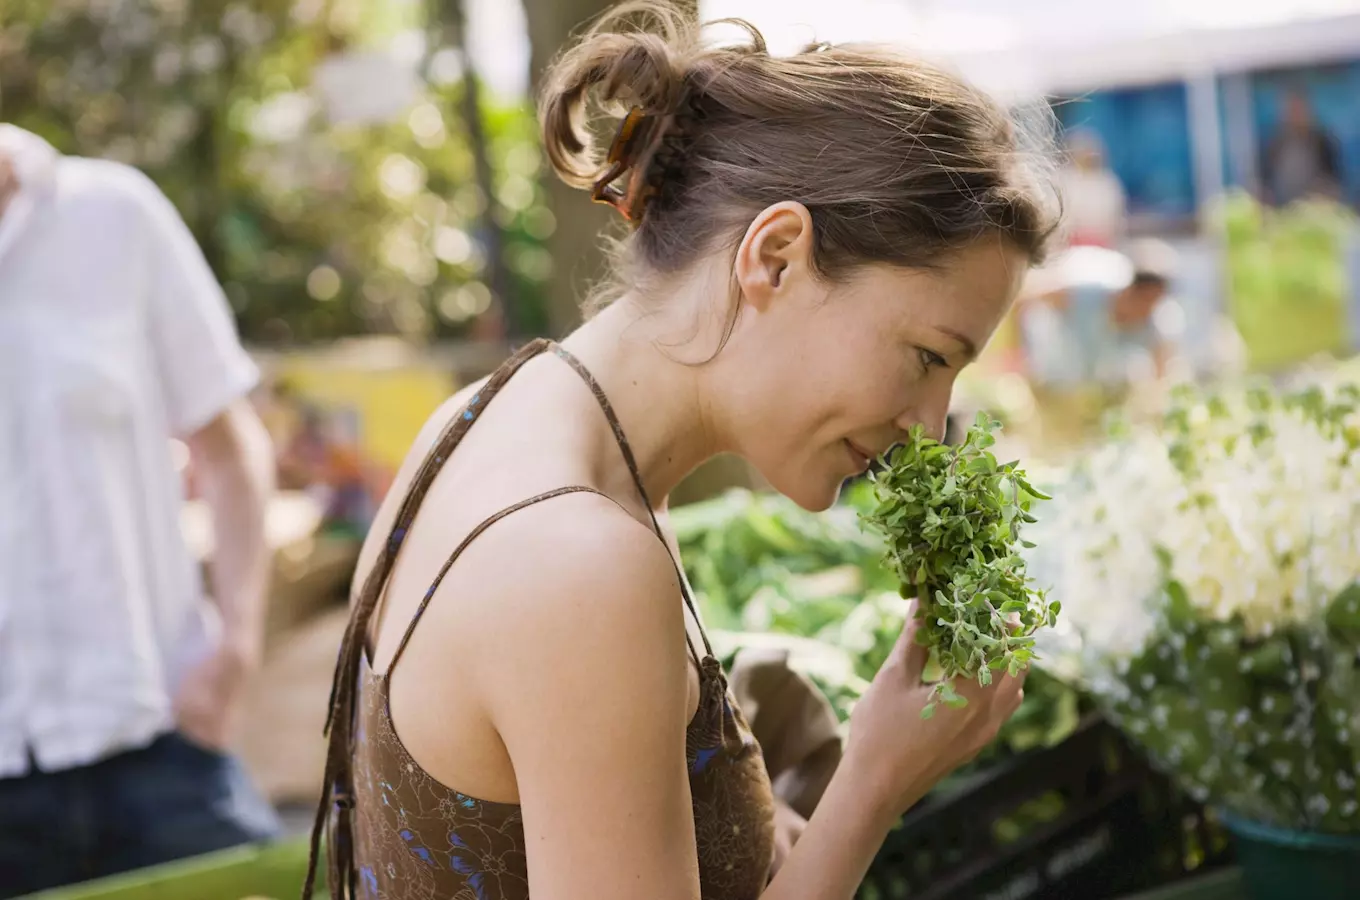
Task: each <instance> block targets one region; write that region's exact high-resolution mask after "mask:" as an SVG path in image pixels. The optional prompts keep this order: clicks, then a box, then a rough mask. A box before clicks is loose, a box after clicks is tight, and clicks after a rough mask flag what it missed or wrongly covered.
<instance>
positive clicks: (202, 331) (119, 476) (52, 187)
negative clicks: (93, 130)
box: [0, 125, 277, 897]
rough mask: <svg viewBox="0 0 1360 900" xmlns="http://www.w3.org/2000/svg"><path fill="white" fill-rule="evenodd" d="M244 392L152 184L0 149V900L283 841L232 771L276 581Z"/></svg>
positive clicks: (216, 305) (86, 162)
mask: <svg viewBox="0 0 1360 900" xmlns="http://www.w3.org/2000/svg"><path fill="white" fill-rule="evenodd" d="M257 377H258V373H257V371H256V367H255V365H254V364H253V363H252V361H251V360H250V358H249V357H248V356H247V355H246V353H245V352H244V350H243V349H242V347H241V345H240V343H239V342H238V340H237V335H236V332H235V329H234V326H233V323H232V319H231V314H230V311H229V309H228V307H227V303H226V300H225V297H224V296H223V294H222V292H221V290H220V289H219V287H218V285H217V283H216V281H215V280H214V278H213V275H212V273H211V271H210V270H209V269H208V266H207V264H206V262H205V261H204V259H203V256H202V255H201V253H200V252H199V249H198V247H197V245H196V244H195V243H194V240H193V238H192V236H191V235H190V233H189V231H188V229H187V228H186V227H185V225H184V223H183V221H181V219H180V218H179V216H178V214H177V213H176V211H175V209H174V207H173V206H172V205H171V204H170V202H169V201H168V200H167V199H166V198H165V196H163V195H162V194H161V193H160V191H159V190H158V189H157V188H156V187H155V186H154V185H153V184H152V182H151V181H150V180H149V179H147V178H146V177H145V176H143V175H142V174H141V173H139V172H137V171H136V170H134V169H131V168H128V167H126V166H123V165H120V164H116V163H113V162H105V161H98V160H91V159H81V158H76V157H64V156H61V155H59V154H58V153H57V152H56V151H55V150H54V149H53V148H52V147H51V146H50V145H49V144H47V143H46V142H45V141H43V140H42V139H41V138H39V137H37V136H36V135H33V134H31V133H29V132H26V131H23V130H21V129H19V128H16V127H14V126H10V125H0V509H3V510H4V512H3V515H0V896H2V897H11V896H16V895H22V894H26V893H29V892H32V891H37V890H39V889H44V888H49V887H53V886H56V885H61V884H66V883H70V882H75V881H82V880H86V879H89V878H94V877H99V876H103V875H107V874H110V873H113V872H118V871H122V870H127V869H133V868H138V867H142V866H148V865H153V864H156V863H161V862H164V861H167V860H171V859H175V858H178V857H183V856H188V855H192V854H198V853H202V852H206V851H210V850H215V849H218V848H222V847H227V846H230V845H234V844H239V843H242V842H245V841H250V840H255V839H260V838H265V837H268V836H271V835H273V834H274V833H275V830H276V828H277V823H276V820H275V817H274V812H273V810H272V809H271V808H270V807H269V805H268V804H267V803H266V802H265V801H264V800H263V798H262V797H261V796H260V795H259V794H258V793H257V792H256V791H255V790H254V788H253V787H252V785H251V784H250V782H249V780H248V778H247V777H246V774H245V772H244V770H243V768H242V766H241V765H240V763H239V762H238V761H237V760H236V758H234V757H233V756H232V755H230V754H229V752H228V751H227V747H228V744H229V741H230V739H231V736H232V733H233V728H234V727H235V724H236V721H235V720H236V718H237V712H238V707H239V701H240V699H241V697H242V689H243V687H244V685H245V680H246V678H247V676H248V675H249V674H250V673H251V671H252V670H253V669H254V668H255V667H256V665H257V664H258V662H259V658H260V652H261V642H262V638H263V635H262V633H261V632H262V622H263V616H264V606H265V592H266V586H267V583H268V578H269V571H270V562H271V561H270V556H269V552H268V549H267V546H266V542H265V528H264V522H265V508H266V503H267V500H268V497H269V494H270V491H271V489H272V478H273V465H274V463H273V456H272V451H271V447H270V441H269V438H268V435H267V433H266V432H265V430H264V427H263V425H262V424H261V423H260V421H259V419H258V417H257V416H256V414H255V413H254V411H253V410H252V408H251V406H250V405H249V402H248V400H247V394H248V392H249V391H250V390H251V388H252V387H253V385H254V384H255V383H256V379H257ZM172 438H182V439H183V440H184V442H185V443H186V444H187V446H188V447H189V450H190V454H191V456H192V458H193V462H194V469H195V477H196V483H197V485H198V487H199V489H200V490H201V493H202V495H203V497H204V498H205V500H206V502H207V504H208V506H209V508H210V509H211V515H212V522H213V530H214V533H215V546H216V550H215V554H214V557H213V559H212V564H211V581H212V588H213V589H212V600H211V601H209V600H208V599H207V598H206V597H205V595H204V590H203V586H202V584H201V583H200V577H199V572H198V568H197V564H196V563H195V561H194V559H193V558H192V557H191V555H190V553H189V551H188V550H187V549H186V547H185V544H184V540H183V537H182V535H181V532H180V513H181V506H182V501H183V495H182V486H181V483H180V478H179V475H178V473H177V471H176V466H175V462H174V459H173V457H172V453H171V441H172Z"/></svg>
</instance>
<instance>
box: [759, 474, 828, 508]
mask: <svg viewBox="0 0 1360 900" xmlns="http://www.w3.org/2000/svg"><path fill="white" fill-rule="evenodd" d="M766 480H768V481H769V482H770V487H772V488H774V489H775V490H776V491H778V492H779V493H781V494H783V495H784V496H785V497H788V498H789V499H790V500H792V501H793V502H794V503H797V504H798V505H799V506H801V507H802V508H803V509H805V510H807V511H808V512H825V511H826V510H828V509H830V508H831V507H833V506H835V505H836V501H837V500H838V499H840V495H841V482H840V481H839V480H838V479H836V478H831V477H824V478H821V479H816V478H810V477H804V478H788V477H785V478H781V479H778V480H776V479H773V478H768V477H767V479H766Z"/></svg>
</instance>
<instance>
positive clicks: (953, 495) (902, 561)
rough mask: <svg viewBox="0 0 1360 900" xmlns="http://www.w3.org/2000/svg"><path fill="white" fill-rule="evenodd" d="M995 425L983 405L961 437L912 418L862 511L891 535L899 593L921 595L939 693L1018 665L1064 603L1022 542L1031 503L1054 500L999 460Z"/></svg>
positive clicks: (924, 634) (944, 696)
mask: <svg viewBox="0 0 1360 900" xmlns="http://www.w3.org/2000/svg"><path fill="white" fill-rule="evenodd" d="M997 427H998V423H997V422H996V421H994V420H993V419H992V418H991V417H990V416H988V415H987V414H986V413H985V412H980V413H978V416H977V419H976V420H975V421H974V423H973V425H972V426H971V427H970V428H969V429H968V431H967V433H966V434H965V436H964V439H963V441H962V442H961V443H960V444H958V445H957V446H948V445H945V444H942V443H940V442H938V441H936V440H934V439H932V438H929V437H927V436H926V434H925V430H924V429H923V428H922V427H921V426H919V425H918V426H916V427H915V428H914V429H912V432H911V434H910V436H909V438H908V440H907V441H906V442H905V443H904V444H902V445H900V446H899V447H897V448H896V449H895V450H894V451H892V452H891V453H890V454H889V455H888V457H887V458H886V459H885V460H883V462H884V467H883V469H882V470H881V471H876V472H873V473H872V475H871V479H872V482H873V485H874V493H875V497H876V499H877V504H876V505H875V506H874V508H873V509H872V510H870V511H869V512H868V513H867V514H866V515H865V519H866V521H867V522H868V523H869V525H870V526H871V527H872V528H873V529H874V530H876V531H878V532H880V533H881V534H882V535H883V536H884V538H886V540H887V544H888V551H887V556H886V559H887V562H888V564H889V566H890V567H891V569H892V570H893V571H894V572H895V573H896V575H897V577H898V579H899V581H900V582H901V593H902V596H903V597H907V598H913V597H914V598H915V599H916V600H917V601H918V606H917V610H916V615H917V618H918V620H919V624H918V629H917V632H916V640H917V642H918V643H920V644H922V645H924V646H925V647H928V648H929V650H930V660H929V663H928V665H927V671H926V675H927V678H928V679H930V680H931V681H933V682H934V694H933V696H932V698H931V701H930V703H928V704H927V705H926V707H925V709H924V710H922V713H921V715H922V717H923V718H930V717H931V716H932V715H934V713H935V709H936V702H937V701H943V702H944V703H945V704H946V705H948V706H951V707H961V706H965V705H967V700H966V699H965V698H964V697H963V696H962V695H960V694H959V693H958V691H957V690H956V689H955V686H954V680H955V679H956V678H967V679H976V680H977V682H978V683H979V684H981V685H987V684H990V683H991V681H992V673H993V672H996V671H999V670H1002V669H1004V670H1006V671H1007V672H1008V673H1009V674H1010V675H1012V676H1014V675H1017V674H1019V672H1020V671H1021V670H1022V669H1025V668H1026V667H1028V665H1029V663H1030V662H1031V661H1032V660H1033V659H1034V658H1035V656H1034V646H1033V645H1034V632H1035V631H1036V630H1037V629H1038V628H1039V627H1040V626H1041V625H1044V624H1049V625H1052V624H1054V623H1055V622H1056V621H1057V616H1058V612H1059V609H1060V605H1059V603H1058V602H1057V601H1054V602H1052V603H1049V602H1047V601H1046V599H1045V597H1044V595H1043V592H1042V591H1038V590H1035V589H1033V587H1032V586H1031V582H1030V579H1029V578H1028V577H1027V576H1026V574H1025V562H1024V560H1023V559H1022V558H1021V557H1020V555H1019V554H1018V553H1017V552H1016V550H1017V545H1021V544H1023V545H1025V546H1033V545H1032V544H1030V543H1029V542H1027V541H1023V540H1022V539H1021V537H1020V531H1021V528H1022V527H1023V526H1024V525H1026V524H1028V523H1032V522H1034V521H1035V518H1034V516H1032V515H1031V514H1030V506H1031V504H1032V503H1033V502H1034V501H1035V500H1047V499H1049V498H1048V497H1047V496H1046V495H1045V494H1042V493H1040V492H1039V491H1038V490H1036V489H1035V488H1034V487H1033V486H1031V485H1030V483H1029V482H1028V481H1026V480H1025V473H1024V472H1023V471H1022V470H1021V469H1020V468H1018V463H1016V462H1009V463H1004V464H1003V463H998V462H997V460H996V457H995V456H993V455H992V453H991V452H990V450H989V449H988V448H990V447H992V446H993V445H994V444H995V442H996V438H995V435H994V434H993V432H994V431H995V430H996V428H997Z"/></svg>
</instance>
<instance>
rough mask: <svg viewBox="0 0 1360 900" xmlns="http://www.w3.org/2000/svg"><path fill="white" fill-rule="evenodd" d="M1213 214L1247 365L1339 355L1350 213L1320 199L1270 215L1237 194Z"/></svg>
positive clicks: (1342, 341) (1283, 363)
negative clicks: (1220, 235)
mask: <svg viewBox="0 0 1360 900" xmlns="http://www.w3.org/2000/svg"><path fill="white" fill-rule="evenodd" d="M1219 215H1220V216H1221V218H1222V221H1223V226H1224V233H1225V236H1226V246H1225V249H1226V255H1225V262H1226V266H1227V274H1228V279H1229V288H1230V290H1229V301H1230V309H1231V312H1232V318H1233V321H1234V323H1235V324H1236V326H1237V328H1238V330H1239V331H1240V332H1241V334H1242V339H1243V341H1245V343H1246V346H1247V353H1248V356H1249V359H1250V363H1251V365H1252V366H1253V367H1255V368H1258V369H1266V370H1275V369H1279V368H1280V367H1282V366H1288V365H1290V364H1294V363H1298V362H1301V361H1302V360H1304V359H1306V358H1307V357H1309V356H1310V355H1312V354H1315V353H1336V352H1339V351H1341V350H1343V349H1344V347H1345V342H1346V334H1347V329H1346V305H1347V304H1346V298H1347V295H1348V290H1349V287H1348V284H1347V276H1346V261H1345V257H1344V255H1343V250H1344V247H1345V242H1346V240H1347V239H1348V235H1349V234H1350V233H1352V232H1353V231H1354V230H1355V224H1354V219H1355V217H1354V214H1353V213H1351V212H1350V211H1349V210H1348V209H1347V208H1346V207H1344V206H1342V205H1341V204H1338V203H1334V202H1330V201H1325V200H1310V201H1307V202H1302V203H1295V204H1292V205H1290V206H1288V207H1286V208H1285V209H1282V210H1271V209H1268V208H1266V207H1264V206H1262V205H1261V204H1260V203H1259V202H1258V201H1256V200H1255V199H1253V198H1252V197H1251V196H1249V195H1247V194H1245V193H1240V194H1236V195H1233V196H1231V197H1229V198H1228V200H1227V201H1225V202H1224V204H1223V205H1222V207H1221V208H1220V211H1219Z"/></svg>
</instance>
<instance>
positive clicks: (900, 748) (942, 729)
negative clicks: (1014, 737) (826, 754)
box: [842, 603, 1025, 817]
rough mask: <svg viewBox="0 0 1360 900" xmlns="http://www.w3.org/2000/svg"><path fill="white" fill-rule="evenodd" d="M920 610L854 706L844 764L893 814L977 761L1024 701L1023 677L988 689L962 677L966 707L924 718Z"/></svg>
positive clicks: (1003, 679) (926, 691)
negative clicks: (856, 774) (945, 777)
mask: <svg viewBox="0 0 1360 900" xmlns="http://www.w3.org/2000/svg"><path fill="white" fill-rule="evenodd" d="M916 609H917V606H916V604H915V603H913V604H912V607H911V612H910V613H909V614H908V616H907V621H906V624H905V625H904V627H903V629H902V634H901V636H900V637H899V638H898V641H897V646H896V647H894V648H893V652H892V655H891V656H889V657H888V660H887V661H886V662H885V663H884V664H883V667H882V668H881V669H879V671H878V675H877V676H875V678H874V681H873V684H872V685H871V686H870V687H869V690H868V691H866V692H865V694H864V697H863V698H862V699H861V700H860V701H859V703H857V704H856V706H855V711H854V713H853V715H852V716H851V720H850V740H849V743H848V746H847V748H846V759H845V762H844V763H843V764H842V765H843V767H844V766H845V765H846V764H848V765H850V766H851V767H853V768H854V769H856V770H857V771H859V772H860V773H861V775H862V776H864V777H867V779H868V783H869V784H870V785H871V790H873V791H874V792H875V794H876V795H877V796H876V797H875V800H876V802H878V803H879V804H882V803H887V804H889V809H888V810H886V812H887V813H888V814H889V815H891V816H893V817H897V816H900V815H901V814H902V813H904V812H906V810H907V808H908V807H910V806H911V805H912V804H913V803H915V801H916V800H917V799H919V798H920V797H921V796H922V795H924V794H925V793H926V792H927V791H929V790H930V788H931V787H932V786H934V784H935V783H936V782H938V781H939V780H940V779H941V778H943V777H944V776H946V775H948V774H949V773H950V772H952V771H953V770H954V769H956V768H958V767H959V766H960V765H962V764H963V763H965V762H967V761H968V760H970V759H972V758H973V757H974V756H976V755H977V753H978V751H980V750H981V749H982V748H983V747H985V746H986V745H987V744H988V743H989V742H990V741H991V740H992V738H994V737H995V736H996V733H997V730H998V729H999V728H1000V727H1001V724H1002V723H1003V722H1005V721H1006V720H1007V719H1009V718H1010V716H1011V714H1012V713H1014V712H1015V710H1016V708H1017V707H1019V705H1020V700H1021V699H1022V698H1023V697H1024V691H1023V689H1022V686H1023V684H1024V680H1025V674H1024V673H1021V674H1020V675H1019V676H1018V677H1015V678H1012V677H1010V676H1008V675H1006V674H1004V673H1002V674H1001V675H1000V676H999V677H997V678H996V680H995V681H993V682H992V684H991V685H989V686H987V687H981V686H980V685H978V683H977V682H976V681H972V680H969V681H967V682H965V681H962V680H960V681H959V682H957V683H956V684H955V688H956V690H957V691H958V693H959V694H960V696H962V697H964V698H965V699H966V700H967V701H968V705H967V706H964V707H961V708H958V709H952V708H950V707H948V706H945V705H944V704H940V706H939V708H938V709H937V711H936V712H935V715H934V716H933V717H932V718H930V719H922V718H921V710H922V709H924V708H925V706H926V704H927V703H928V702H929V701H930V696H931V687H930V686H929V685H927V684H924V683H922V680H921V673H922V671H923V670H924V669H925V665H926V660H927V658H928V656H929V650H927V648H925V647H923V646H921V645H920V644H918V643H916V630H917V620H916Z"/></svg>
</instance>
